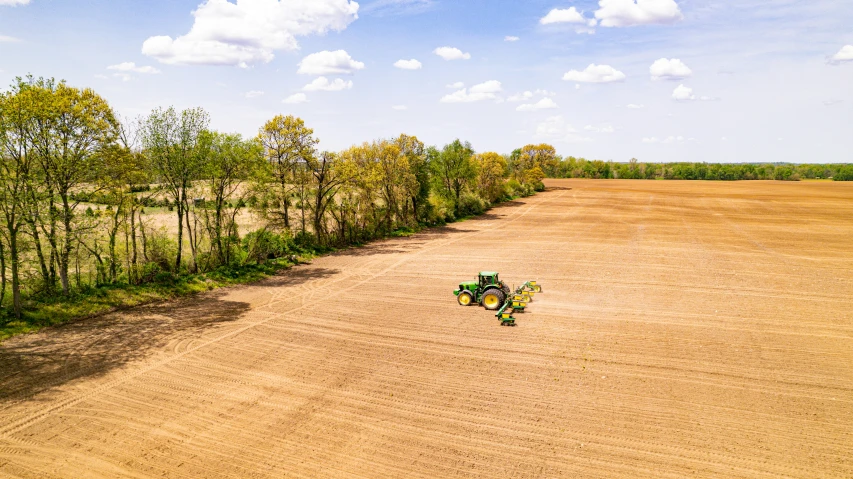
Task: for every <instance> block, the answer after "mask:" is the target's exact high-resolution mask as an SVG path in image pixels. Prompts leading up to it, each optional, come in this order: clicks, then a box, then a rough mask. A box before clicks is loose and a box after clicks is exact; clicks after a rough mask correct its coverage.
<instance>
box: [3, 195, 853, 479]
mask: <svg viewBox="0 0 853 479" xmlns="http://www.w3.org/2000/svg"><path fill="white" fill-rule="evenodd" d="M548 186H549V191H548V192H546V193H542V194H539V195H537V196H535V197H532V198H528V199H524V200H519V201H516V202H513V203H512V204H509V205H507V206H503V207H500V208H496V209H494V210H492V211H491V212H490V213H489V214H487V215H486V216H484V217H482V218H480V219H476V220H470V221H465V222H462V223H458V224H455V225H453V226H449V227H447V228H441V229H435V230H430V231H428V232H425V233H422V234H418V235H415V236H412V237H409V238H403V239H395V240H390V241H384V242H379V243H375V244H373V245H371V246H368V247H365V248H360V249H354V250H350V251H345V252H341V253H338V254H335V255H332V256H328V257H324V258H320V259H317V260H315V261H314V262H313V264H311V265H303V266H300V267H296V268H293V269H292V270H290V271H288V272H286V273H284V274H282V275H280V276H278V277H275V278H271V279H269V280H267V281H264V282H261V283H259V284H255V285H251V286H246V287H238V288H233V289H228V290H220V291H214V292H211V293H208V294H205V295H201V296H198V297H195V298H191V299H188V300H184V301H179V302H176V303H171V304H159V305H153V306H148V307H142V308H137V309H134V310H131V311H126V312H120V313H115V314H110V315H106V316H103V317H100V318H96V319H92V320H87V321H82V322H79V323H76V324H71V325H68V326H65V327H61V328H54V329H51V330H46V331H43V332H41V333H39V334H35V335H30V336H24V337H18V338H14V339H12V340H9V341H7V342H5V343H3V344H2V345H0V477H25V478H52V477H62V478H82V477H87V478H88V477H92V478H119V477H128V478H131V477H132V478H154V477H157V478H159V477H172V478H225V477H252V478H282V477H303V478H315V477H321V478H331V477H334V478H338V477H362V478H386V477H407V478H409V477H421V478H434V477H485V478H504V477H507V478H510V477H511V478H557V477H584V478H587V477H589V478H620V477H624V478H636V477H656V478H657V477H660V478H683V477H725V478H732V477H796V478H818V477H820V478H850V477H853V184H843V183H832V182H802V183H774V182H769V183H765V182H741V183H722V182H719V183H703V182H674V181H673V182H663V181H660V182H656V181H635V182H632V181H579V180H578V181H573V180H571V181H570V180H567V181H551V182H549V183H548ZM484 269H485V270H497V271H499V272H500V274H501V276H502V278H504V279H506V280H508V281H510V282H515V283H518V282H520V281H522V280H527V279H537V280H539V281H540V284H542V285H543V287H544V290H545V292H544V294H542V295H540V296H537V297H536V299H535V302H533V303H532V304H531V306H530V308H529V309H528V311H527V312H526V313H524V314H519V315H518V317H519V320H518V326H517V327H515V328H507V327H500V326H499V325H498V321H497V320H496V319H495V317H494V316H493V315H492V314H489V313H487V312H486V311H485V310H483V309H482V308H480V307H468V308H462V307H460V306H457V304H456V301H455V298H454V297H453V295H452V294H451V291H452V290H453V289H454V286H455V285H456V284H457V283H458V282H459V281H460V280H464V279H473V278H474V277H475V275H476V273H477V271H478V270H484Z"/></svg>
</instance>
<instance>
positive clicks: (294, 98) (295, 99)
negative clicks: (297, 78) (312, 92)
mask: <svg viewBox="0 0 853 479" xmlns="http://www.w3.org/2000/svg"><path fill="white" fill-rule="evenodd" d="M307 101H308V96H307V95H305V94H304V93H295V94H293V95H290V96H289V97H287V98H285V99H284V100H282V103H287V104H290V105H295V104H297V103H306V102H307Z"/></svg>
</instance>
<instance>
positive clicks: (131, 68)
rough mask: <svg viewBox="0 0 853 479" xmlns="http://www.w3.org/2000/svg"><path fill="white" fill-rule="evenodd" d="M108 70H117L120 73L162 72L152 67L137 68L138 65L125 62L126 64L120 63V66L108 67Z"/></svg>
mask: <svg viewBox="0 0 853 479" xmlns="http://www.w3.org/2000/svg"><path fill="white" fill-rule="evenodd" d="M107 70H116V71H120V72H134V73H147V74H157V73H160V70H158V69H156V68H154V67H152V66H136V63H133V62H124V63H119V64H118V65H110V66H108V67H107Z"/></svg>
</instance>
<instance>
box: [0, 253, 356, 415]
mask: <svg viewBox="0 0 853 479" xmlns="http://www.w3.org/2000/svg"><path fill="white" fill-rule="evenodd" d="M339 272H340V271H339V270H337V269H323V268H295V269H294V270H290V271H286V272H284V273H283V274H280V275H276V276H273V277H271V278H268V279H266V280H264V281H263V282H262V283H256V284H263V286H265V287H282V286H290V285H296V284H300V283H304V282H306V281H310V280H313V279H320V278H324V277H329V276H332V275H334V274H337V273H339ZM244 287H251V286H236V287H233V288H226V289H219V290H214V291H210V292H206V293H202V294H199V295H195V296H191V297H188V298H183V299H179V300H176V301H168V302H160V303H154V304H149V305H144V306H137V307H134V308H131V309H128V310H124V311H117V312H112V313H108V314H104V315H101V316H97V317H93V318H88V319H85V320H79V321H75V322H71V323H67V324H64V325H62V326H57V327H51V328H45V329H44V330H42V331H41V332H40V333H36V334H30V335H23V336H18V337H16V338H12V339H10V340H7V341H5V342H3V343H2V344H0V410H2V409H3V406H4V405H11V404H14V403H17V402H20V401H23V400H27V399H29V398H30V397H31V396H33V395H35V394H38V393H41V392H44V391H48V390H50V389H52V388H56V387H59V386H62V385H64V384H66V383H68V382H70V381H76V380H81V379H88V378H97V377H100V376H103V375H105V374H107V373H109V372H110V371H112V370H114V369H116V368H119V367H121V366H123V365H125V364H127V363H130V362H133V361H138V360H143V359H145V358H147V357H150V356H152V355H154V354H156V353H158V352H165V353H167V354H172V353H174V352H177V351H181V350H183V349H184V348H185V347H186V345H188V344H189V343H190V342H191V341H192V340H193V339H197V338H199V337H200V336H201V335H202V333H203V332H204V331H206V330H209V329H210V328H212V327H215V326H217V325H222V324H227V323H231V322H234V321H237V320H238V319H240V317H241V316H243V314H245V313H246V312H247V311H248V310H249V309H250V307H251V305H250V304H249V303H246V302H241V301H230V300H226V299H224V297H225V296H226V295H231V296H232V297H233V293H234V291H235V290H236V289H239V288H244Z"/></svg>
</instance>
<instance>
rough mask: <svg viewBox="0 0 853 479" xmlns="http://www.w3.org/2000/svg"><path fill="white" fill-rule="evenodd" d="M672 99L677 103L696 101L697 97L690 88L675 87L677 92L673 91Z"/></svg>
mask: <svg viewBox="0 0 853 479" xmlns="http://www.w3.org/2000/svg"><path fill="white" fill-rule="evenodd" d="M672 99H673V100H675V101H690V100H695V99H696V96H695V95H694V94H693V89H692V88H688V87H686V86H684V85H678V86H677V87H675V90H673V91H672Z"/></svg>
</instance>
